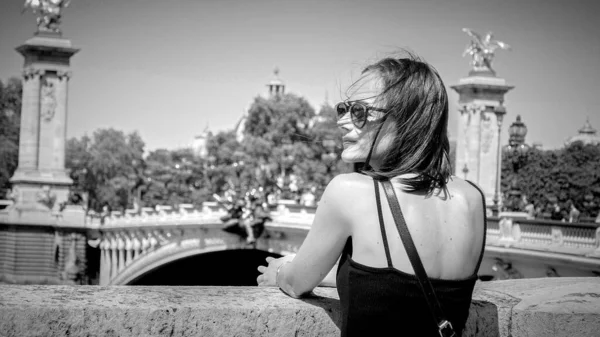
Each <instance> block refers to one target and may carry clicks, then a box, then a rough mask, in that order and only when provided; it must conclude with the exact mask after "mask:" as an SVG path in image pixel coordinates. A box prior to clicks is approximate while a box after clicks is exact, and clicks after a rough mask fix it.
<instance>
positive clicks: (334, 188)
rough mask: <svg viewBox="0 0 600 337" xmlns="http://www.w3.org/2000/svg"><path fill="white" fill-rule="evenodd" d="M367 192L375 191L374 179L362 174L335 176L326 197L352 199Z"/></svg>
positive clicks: (327, 189)
mask: <svg viewBox="0 0 600 337" xmlns="http://www.w3.org/2000/svg"><path fill="white" fill-rule="evenodd" d="M367 190H373V179H372V178H371V177H369V176H366V175H364V174H360V173H343V174H339V175H337V176H335V177H334V178H333V179H331V181H330V182H329V184H328V185H327V188H326V189H325V193H324V196H326V195H332V196H335V197H336V198H342V199H346V198H352V197H353V196H354V197H355V196H356V195H363V194H364V192H366V191H367Z"/></svg>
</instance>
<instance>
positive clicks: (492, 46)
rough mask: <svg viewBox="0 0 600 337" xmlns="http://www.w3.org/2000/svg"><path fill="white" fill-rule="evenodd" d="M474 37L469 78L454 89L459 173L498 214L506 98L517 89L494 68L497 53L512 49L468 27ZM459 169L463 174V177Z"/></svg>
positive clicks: (457, 173)
mask: <svg viewBox="0 0 600 337" xmlns="http://www.w3.org/2000/svg"><path fill="white" fill-rule="evenodd" d="M463 31H464V32H466V33H467V34H468V35H469V36H470V37H471V38H472V40H471V43H470V44H469V46H467V48H466V50H465V52H464V55H470V56H471V57H472V61H471V70H470V71H469V75H468V76H467V77H465V78H462V79H460V80H459V82H458V84H457V85H453V86H451V88H452V89H454V90H455V91H456V92H457V93H458V95H459V101H458V104H459V109H458V111H459V112H460V118H459V126H458V132H457V135H458V137H457V142H456V167H455V168H454V169H455V171H456V172H455V174H456V175H460V176H461V177H463V175H464V178H465V179H468V180H471V181H472V182H474V183H476V184H478V185H479V186H480V187H481V188H482V189H483V192H484V193H485V197H486V202H487V204H488V205H490V206H492V205H493V207H492V210H493V211H494V212H497V211H498V209H499V207H500V203H501V200H500V161H501V147H500V134H501V128H502V119H503V117H504V114H505V113H506V108H505V107H504V95H505V94H506V93H507V92H508V91H509V90H511V89H513V88H514V87H513V86H510V85H507V84H506V81H505V80H504V79H503V78H500V77H497V76H496V72H495V70H494V69H493V68H492V60H493V58H494V53H495V50H496V49H498V48H501V49H509V48H510V46H508V45H507V44H506V43H504V42H501V41H497V40H494V39H493V34H492V33H488V34H487V35H486V36H485V37H481V36H480V35H479V34H477V33H475V32H473V31H472V30H470V29H468V28H464V29H463ZM464 55H463V56H464ZM459 170H461V172H462V173H463V174H462V175H461V174H459V172H458V171H459Z"/></svg>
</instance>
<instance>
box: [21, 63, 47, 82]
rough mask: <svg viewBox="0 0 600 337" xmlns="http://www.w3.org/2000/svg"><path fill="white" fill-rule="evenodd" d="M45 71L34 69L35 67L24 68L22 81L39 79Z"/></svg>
mask: <svg viewBox="0 0 600 337" xmlns="http://www.w3.org/2000/svg"><path fill="white" fill-rule="evenodd" d="M44 73H45V71H44V70H43V69H39V68H35V67H31V66H29V67H25V68H23V79H24V80H25V81H29V80H31V79H34V78H37V79H40V78H41V77H42V76H43V75H44Z"/></svg>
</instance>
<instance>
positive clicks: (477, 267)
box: [467, 180, 487, 274]
mask: <svg viewBox="0 0 600 337" xmlns="http://www.w3.org/2000/svg"><path fill="white" fill-rule="evenodd" d="M467 182H468V183H469V184H471V185H472V186H473V187H475V188H476V189H477V190H478V191H479V193H480V194H481V201H482V203H483V245H482V247H481V253H480V254H479V260H478V261H477V266H476V267H475V274H477V271H478V270H479V267H480V266H481V261H482V260H483V253H484V252H485V239H486V237H487V215H486V210H487V206H486V205H485V194H483V191H482V190H481V189H480V188H479V186H477V185H475V184H474V183H473V182H472V181H470V180H467Z"/></svg>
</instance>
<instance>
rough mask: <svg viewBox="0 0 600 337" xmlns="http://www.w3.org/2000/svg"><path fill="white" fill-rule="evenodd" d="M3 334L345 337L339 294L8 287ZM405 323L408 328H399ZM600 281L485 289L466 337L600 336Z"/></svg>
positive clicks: (0, 316)
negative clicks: (307, 295) (341, 330)
mask: <svg viewBox="0 0 600 337" xmlns="http://www.w3.org/2000/svg"><path fill="white" fill-rule="evenodd" d="M0 303H1V305H0V336H67V335H68V336H339V326H340V321H341V314H340V309H339V300H338V297H337V293H336V290H335V289H331V288H318V289H316V290H315V296H314V297H312V298H307V299H304V300H294V299H291V298H289V297H287V296H285V295H284V294H283V293H281V292H280V291H279V290H278V289H276V288H258V287H131V286H129V287H124V286H115V287H95V286H78V287H74V286H13V285H5V286H3V287H2V288H0ZM399 322H400V321H399ZM598 331H600V278H548V279H534V280H510V281H496V282H487V283H478V284H477V286H476V288H475V294H474V299H473V304H472V305H471V311H470V315H469V320H468V322H467V327H466V330H465V333H464V334H463V336H502V337H505V336H506V337H508V336H513V337H518V336H569V337H573V336H597V332H598Z"/></svg>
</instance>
